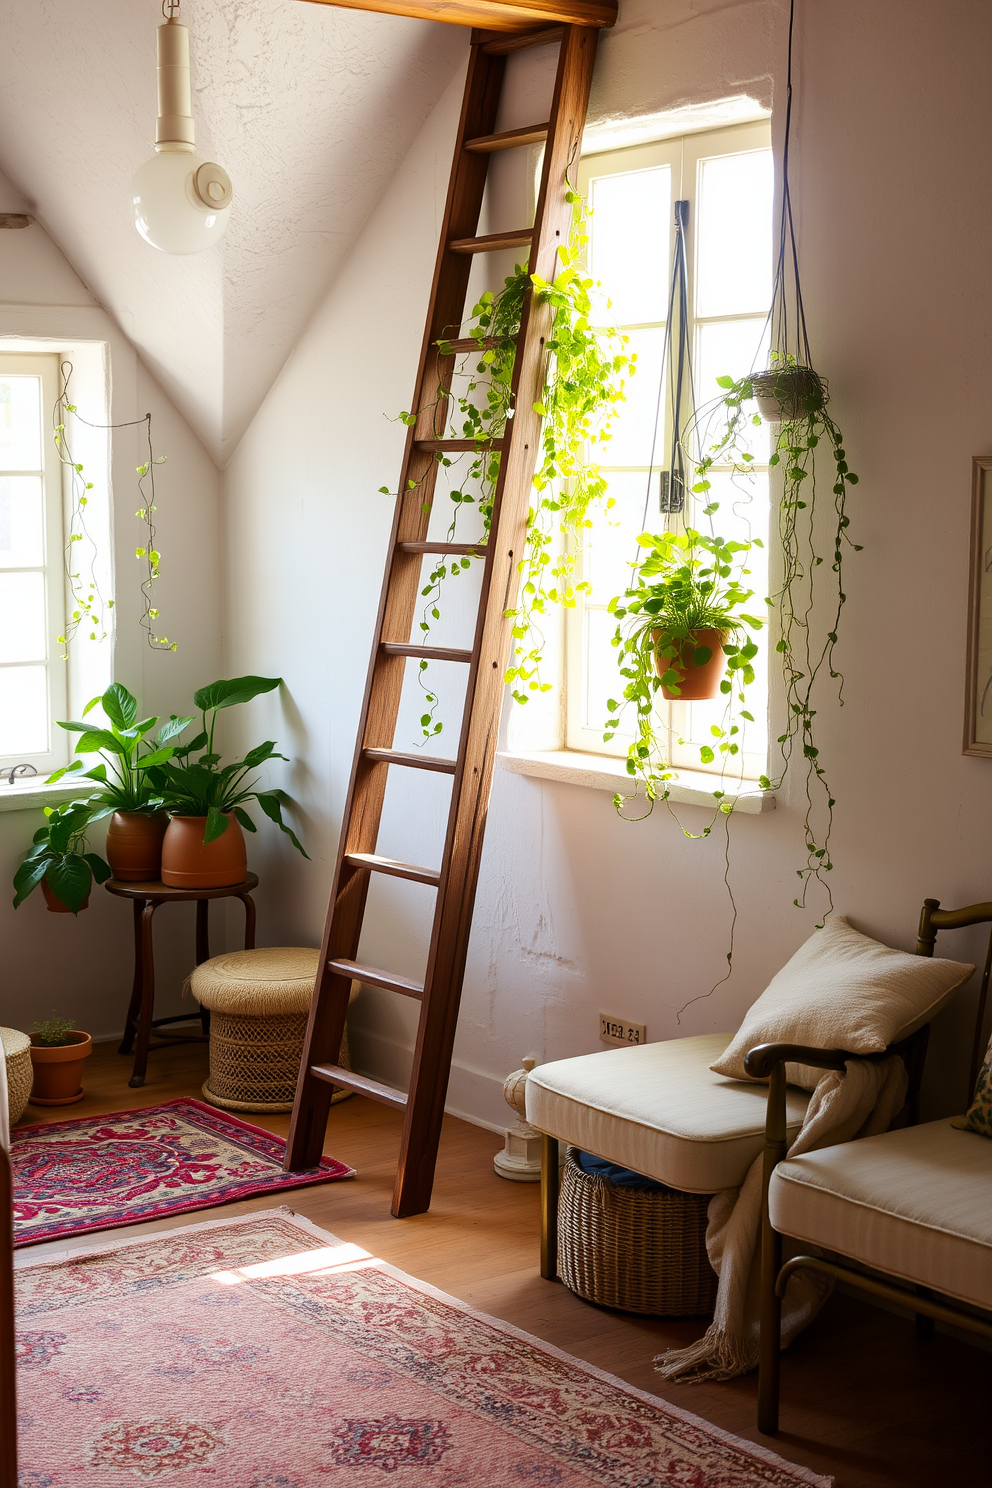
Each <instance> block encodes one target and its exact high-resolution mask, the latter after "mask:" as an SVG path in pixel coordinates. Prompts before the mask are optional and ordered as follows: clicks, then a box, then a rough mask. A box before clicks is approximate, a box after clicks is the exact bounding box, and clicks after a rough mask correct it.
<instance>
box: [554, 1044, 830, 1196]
mask: <svg viewBox="0 0 992 1488" xmlns="http://www.w3.org/2000/svg"><path fill="white" fill-rule="evenodd" d="M729 1037H730V1035H729V1034H727V1033H707V1034H702V1035H700V1036H699V1037H696V1038H684V1039H670V1040H669V1041H667V1042H666V1043H661V1044H642V1045H641V1046H640V1047H639V1048H634V1049H611V1050H609V1051H608V1052H604V1053H600V1054H580V1055H579V1056H578V1057H577V1058H575V1059H559V1060H556V1061H555V1063H553V1064H541V1065H538V1067H537V1069H534V1070H531V1072H530V1074H529V1075H528V1077H527V1120H528V1121H530V1122H532V1123H533V1125H534V1126H536V1127H537V1129H538V1130H539V1131H542V1132H546V1133H547V1134H548V1136H551V1137H558V1138H559V1139H560V1140H561V1141H564V1142H571V1143H572V1144H573V1145H574V1146H576V1147H581V1148H582V1150H583V1151H584V1152H591V1153H593V1154H594V1155H595V1156H596V1157H604V1158H606V1160H607V1161H608V1162H615V1163H619V1164H620V1165H621V1167H625V1168H633V1170H634V1172H635V1173H644V1174H646V1176H647V1177H648V1178H656V1179H657V1180H658V1182H659V1183H667V1184H668V1185H669V1187H671V1188H680V1189H682V1190H684V1191H685V1192H687V1193H716V1192H717V1191H718V1190H719V1189H721V1188H736V1187H737V1186H738V1184H740V1183H743V1181H744V1178H745V1175H746V1173H747V1170H748V1168H749V1167H750V1165H751V1162H752V1161H753V1159H754V1158H755V1157H757V1155H758V1153H759V1152H760V1151H761V1148H762V1144H763V1142H764V1135H765V1105H766V1103H767V1092H766V1090H765V1087H764V1086H763V1085H755V1084H754V1083H752V1082H750V1081H748V1082H747V1083H743V1082H739V1081H736V1080H724V1079H723V1078H722V1077H721V1076H720V1075H715V1074H714V1073H713V1072H712V1070H711V1069H710V1068H709V1065H710V1061H711V1060H713V1059H714V1058H716V1056H717V1055H718V1054H719V1053H720V1052H721V1051H722V1050H723V1049H725V1048H726V1046H727V1041H728V1039H729ZM807 1103H808V1098H807V1096H806V1095H805V1094H804V1093H803V1092H802V1091H799V1090H789V1091H788V1092H787V1108H788V1120H789V1139H790V1141H791V1140H792V1138H793V1137H794V1136H795V1135H796V1133H797V1132H798V1131H799V1129H800V1127H801V1126H802V1123H803V1117H804V1115H805V1113H806V1106H807Z"/></svg>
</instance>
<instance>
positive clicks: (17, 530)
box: [0, 475, 45, 568]
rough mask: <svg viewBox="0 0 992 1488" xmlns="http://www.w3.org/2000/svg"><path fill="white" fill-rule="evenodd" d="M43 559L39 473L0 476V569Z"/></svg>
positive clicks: (36, 563) (34, 565)
mask: <svg viewBox="0 0 992 1488" xmlns="http://www.w3.org/2000/svg"><path fill="white" fill-rule="evenodd" d="M44 561H45V528H44V522H43V520H42V496H41V476H40V475H0V568H40V567H41V565H42V564H43V563H44Z"/></svg>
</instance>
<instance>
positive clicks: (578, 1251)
mask: <svg viewBox="0 0 992 1488" xmlns="http://www.w3.org/2000/svg"><path fill="white" fill-rule="evenodd" d="M709 1201H710V1195H709V1194H691V1193H681V1192H680V1191H679V1190H678V1189H675V1188H663V1187H660V1186H657V1185H655V1186H653V1187H651V1188H627V1187H624V1186H621V1185H620V1184H615V1183H611V1182H610V1181H609V1179H608V1178H605V1177H604V1176H602V1175H600V1174H591V1173H586V1172H584V1171H583V1169H582V1168H581V1167H580V1166H579V1164H578V1163H577V1162H576V1150H575V1148H574V1147H570V1148H569V1149H568V1152H567V1155H566V1158H565V1165H564V1167H563V1169H562V1174H561V1192H560V1196H559V1202H558V1270H559V1274H560V1276H561V1279H562V1281H563V1282H564V1283H565V1285H566V1286H567V1287H568V1288H569V1290H570V1291H573V1292H575V1293H576V1294H577V1295H578V1296H579V1297H584V1298H585V1300H586V1301H587V1302H598V1303H599V1304H600V1306H602V1307H617V1308H619V1309H620V1310H621V1311H623V1312H643V1313H650V1314H652V1315H653V1316H655V1317H702V1316H706V1315H709V1314H711V1313H712V1311H713V1304H714V1301H715V1300H716V1285H717V1278H716V1273H715V1271H714V1270H713V1268H712V1266H711V1265H710V1263H709V1258H708V1256H707V1254H706V1209H707V1206H708V1204H709Z"/></svg>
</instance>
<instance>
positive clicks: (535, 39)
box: [482, 26, 565, 57]
mask: <svg viewBox="0 0 992 1488" xmlns="http://www.w3.org/2000/svg"><path fill="white" fill-rule="evenodd" d="M564 35H565V27H564V26H548V27H547V29H546V30H544V31H530V32H527V33H526V34H524V35H523V36H497V37H494V38H493V39H492V41H485V42H483V44H482V50H483V51H484V52H485V53H486V55H487V56H489V57H502V56H505V54H506V53H507V52H519V51H522V50H523V49H524V47H536V46H550V45H551V43H552V42H555V41H561V40H562V38H563V37H564Z"/></svg>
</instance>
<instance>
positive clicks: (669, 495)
mask: <svg viewBox="0 0 992 1488" xmlns="http://www.w3.org/2000/svg"><path fill="white" fill-rule="evenodd" d="M688 225H689V203H688V202H687V201H677V202H676V203H675V252H674V254H673V256H672V279H671V284H670V286H669V291H668V318H667V320H666V322H665V338H664V342H663V345H662V352H661V366H660V368H659V369H658V399H657V403H656V405H655V415H654V427H653V429H652V432H651V452H650V455H649V457H648V478H647V487H646V490H645V492H644V510H643V513H642V516H641V528H642V530H645V529H646V528H647V525H648V514H649V511H650V508H651V493H652V490H653V487H654V480H655V468H654V465H655V454H656V452H657V448H658V438H659V434H660V431H661V410H662V407H663V404H664V398H665V387H666V380H667V386H668V391H669V395H670V400H671V401H670V411H671V416H672V438H671V446H670V456H669V462H668V468H667V469H666V470H662V471H661V472H660V476H659V488H660V489H659V506H660V509H661V511H662V512H663V513H664V514H665V515H674V514H677V513H681V512H684V510H685V456H684V452H683V449H682V435H683V430H684V428H685V427H686V426H687V425H688V424H690V423H691V422H692V412H691V410H692V409H693V408H694V406H695V393H694V389H693V373H692V352H691V349H690V342H689V281H688V268H687V264H688V259H687V256H686V246H685V234H686V229H687V228H688ZM676 320H677V321H678V341H677V343H676V342H675V335H674V326H675V322H676ZM687 392H688V397H689V405H690V415H689V418H687V419H686V418H683V400H684V398H685V396H686V393H687Z"/></svg>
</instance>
